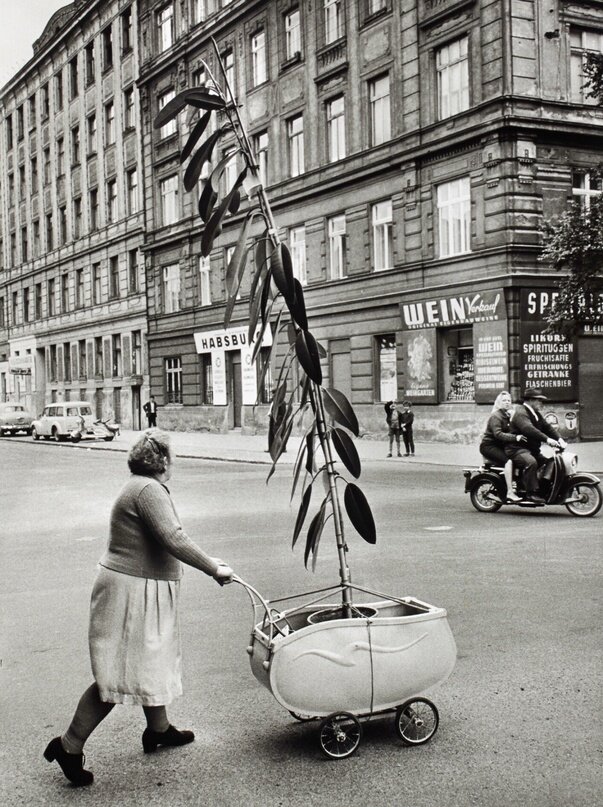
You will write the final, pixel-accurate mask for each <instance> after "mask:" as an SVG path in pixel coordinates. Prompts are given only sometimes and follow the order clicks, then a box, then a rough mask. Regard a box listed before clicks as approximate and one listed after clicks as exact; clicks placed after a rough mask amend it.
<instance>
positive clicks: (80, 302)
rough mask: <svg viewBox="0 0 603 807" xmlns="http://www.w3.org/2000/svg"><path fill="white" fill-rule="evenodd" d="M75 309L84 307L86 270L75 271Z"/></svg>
mask: <svg viewBox="0 0 603 807" xmlns="http://www.w3.org/2000/svg"><path fill="white" fill-rule="evenodd" d="M75 307H76V308H83V307H84V270H83V269H76V271H75Z"/></svg>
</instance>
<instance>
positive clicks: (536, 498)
mask: <svg viewBox="0 0 603 807" xmlns="http://www.w3.org/2000/svg"><path fill="white" fill-rule="evenodd" d="M528 501H530V502H534V504H546V499H543V498H542V496H537V495H536V494H534V493H532V494H530V495H529V496H528Z"/></svg>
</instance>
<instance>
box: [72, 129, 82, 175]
mask: <svg viewBox="0 0 603 807" xmlns="http://www.w3.org/2000/svg"><path fill="white" fill-rule="evenodd" d="M79 161H80V127H79V126H74V127H73V129H72V130H71V164H72V165H78V163H79Z"/></svg>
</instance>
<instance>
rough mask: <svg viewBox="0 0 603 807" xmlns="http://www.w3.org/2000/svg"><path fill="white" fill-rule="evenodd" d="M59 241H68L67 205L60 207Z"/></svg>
mask: <svg viewBox="0 0 603 807" xmlns="http://www.w3.org/2000/svg"><path fill="white" fill-rule="evenodd" d="M59 243H61V244H66V243H67V206H66V205H61V207H59Z"/></svg>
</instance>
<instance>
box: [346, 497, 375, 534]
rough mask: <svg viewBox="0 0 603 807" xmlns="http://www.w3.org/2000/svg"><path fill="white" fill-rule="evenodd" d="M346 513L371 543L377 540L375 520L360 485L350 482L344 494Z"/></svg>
mask: <svg viewBox="0 0 603 807" xmlns="http://www.w3.org/2000/svg"><path fill="white" fill-rule="evenodd" d="M343 501H344V504H345V509H346V513H347V514H348V517H349V519H350V521H351V522H352V524H353V526H354V529H355V530H356V531H357V532H358V533H359V534H360V535H361V536H362V537H363V538H364V540H365V541H366V542H367V543H369V544H374V543H376V542H377V532H376V529H375V520H374V518H373V514H372V512H371V508H370V507H369V503H368V502H367V500H366V496H365V495H364V493H363V492H362V491H361V490H360V488H359V487H358V485H355V484H354V483H353V482H348V484H347V486H346V489H345V493H344V496H343Z"/></svg>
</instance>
